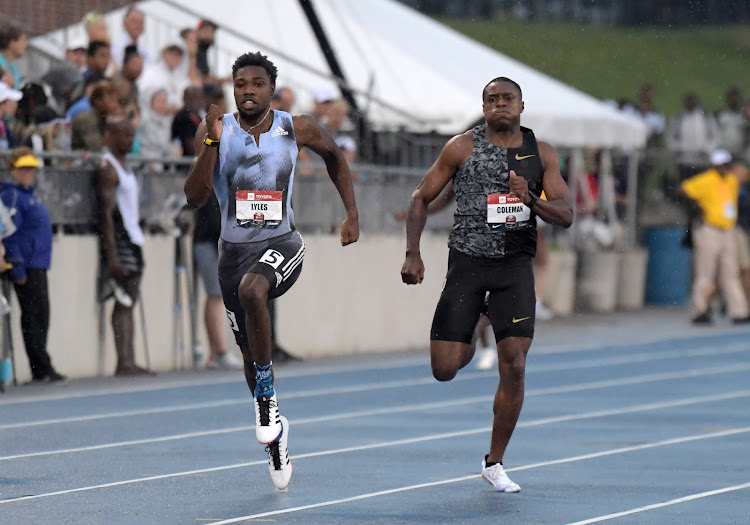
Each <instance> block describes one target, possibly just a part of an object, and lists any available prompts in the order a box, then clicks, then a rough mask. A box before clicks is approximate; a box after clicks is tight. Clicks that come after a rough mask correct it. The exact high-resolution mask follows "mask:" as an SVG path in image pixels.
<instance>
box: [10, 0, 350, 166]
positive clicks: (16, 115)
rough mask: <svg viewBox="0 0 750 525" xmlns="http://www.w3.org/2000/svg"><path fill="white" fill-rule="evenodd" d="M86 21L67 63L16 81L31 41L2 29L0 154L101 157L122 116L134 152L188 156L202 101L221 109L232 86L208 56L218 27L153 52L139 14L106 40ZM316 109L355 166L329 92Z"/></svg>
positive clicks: (101, 24) (339, 109) (343, 109)
mask: <svg viewBox="0 0 750 525" xmlns="http://www.w3.org/2000/svg"><path fill="white" fill-rule="evenodd" d="M83 24H84V28H85V31H86V35H87V37H88V39H87V40H86V41H84V40H76V39H72V40H70V41H69V42H68V44H67V46H66V47H67V49H66V50H65V60H64V61H61V62H59V63H55V64H53V65H52V66H51V67H50V68H49V70H48V71H46V72H42V73H36V72H35V73H34V75H33V76H32V75H29V78H22V77H21V74H20V73H19V68H18V64H17V63H18V60H19V59H21V58H22V57H24V56H25V54H26V48H27V44H28V35H26V34H25V33H24V32H23V31H22V30H19V29H17V28H15V27H12V26H0V151H1V150H3V149H12V148H13V147H16V146H19V145H27V146H29V147H31V148H32V149H33V150H34V152H35V153H39V152H41V151H62V152H65V151H78V150H85V151H88V152H101V151H102V149H103V147H104V145H103V132H104V125H105V123H106V121H107V119H108V118H110V117H114V116H122V117H125V118H127V119H128V120H130V122H131V123H132V124H133V125H134V127H135V129H136V139H135V143H134V145H133V151H132V152H131V155H134V156H142V157H147V158H150V159H158V158H165V157H175V156H191V155H192V154H193V151H192V150H193V147H192V144H190V143H191V142H192V137H189V133H190V132H191V131H192V133H194V132H195V128H196V127H197V123H199V122H200V120H201V119H202V118H203V117H204V116H205V113H206V110H207V107H208V105H209V104H211V103H216V102H217V101H219V102H222V96H223V91H224V87H225V86H226V85H227V84H229V83H231V81H232V78H231V75H229V74H228V73H229V72H225V74H224V75H222V74H219V73H218V72H215V71H211V67H210V61H209V51H210V49H211V47H212V46H213V44H214V38H215V34H216V31H217V30H218V29H219V28H218V26H217V25H216V24H215V23H214V22H212V21H210V20H201V21H200V22H199V23H198V24H197V26H196V27H186V28H184V29H183V30H182V31H180V36H179V38H178V39H176V40H175V41H172V42H169V43H168V44H167V45H165V46H164V47H163V48H161V49H151V48H149V46H147V45H145V44H144V38H143V33H144V29H145V27H146V24H147V20H146V17H145V14H144V12H143V11H142V10H140V9H139V8H138V7H131V8H129V9H128V10H127V11H126V13H125V16H124V18H123V25H122V27H120V28H116V29H115V31H113V33H114V35H113V36H111V33H110V28H109V27H108V26H107V21H106V19H105V18H104V17H103V16H101V15H99V14H96V13H89V14H88V15H86V16H85V17H84V20H83ZM220 93H221V95H220ZM295 100H296V97H295V93H294V92H293V91H292V90H291V89H290V88H289V87H284V86H279V87H278V89H277V93H276V95H275V96H274V104H275V107H276V109H280V110H283V111H289V112H291V111H295V110H298V108H295ZM224 108H225V109H226V105H224ZM313 110H314V111H313V112H314V113H315V115H316V118H318V119H319V120H320V121H321V122H323V123H326V124H328V123H330V124H329V128H330V130H331V132H332V134H334V136H337V139H338V141H339V143H340V145H341V146H342V148H344V149H345V151H346V152H347V156H348V159H349V160H353V158H354V152H355V151H356V144H355V143H354V141H353V140H352V139H351V138H350V137H347V136H345V135H343V134H340V130H341V127H342V124H343V123H344V122H345V121H346V119H347V116H348V113H349V106H348V104H347V103H346V102H345V101H344V100H343V99H341V98H340V95H338V94H337V93H336V92H335V91H333V90H330V89H322V90H318V92H317V94H316V100H315V108H313ZM188 137H189V139H188Z"/></svg>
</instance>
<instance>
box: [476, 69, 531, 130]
mask: <svg viewBox="0 0 750 525" xmlns="http://www.w3.org/2000/svg"><path fill="white" fill-rule="evenodd" d="M482 111H483V112H484V118H485V119H486V120H487V123H488V124H489V125H490V126H492V127H493V128H497V129H508V128H511V127H512V126H513V125H514V124H516V123H518V122H519V121H520V120H521V112H522V111H523V101H522V100H521V94H520V93H519V92H518V89H517V88H516V86H514V85H513V84H511V83H510V82H501V81H499V82H493V83H492V84H490V85H489V86H487V89H485V90H484V94H483V100H482Z"/></svg>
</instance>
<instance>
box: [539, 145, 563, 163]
mask: <svg viewBox="0 0 750 525" xmlns="http://www.w3.org/2000/svg"><path fill="white" fill-rule="evenodd" d="M536 144H537V147H538V148H539V156H540V157H541V159H542V163H543V164H544V167H545V168H546V169H548V168H551V167H554V166H557V168H558V169H559V167H560V158H559V157H558V155H557V151H556V150H555V148H553V147H552V145H551V144H550V143H549V142H545V141H543V140H538V141H537V143H536Z"/></svg>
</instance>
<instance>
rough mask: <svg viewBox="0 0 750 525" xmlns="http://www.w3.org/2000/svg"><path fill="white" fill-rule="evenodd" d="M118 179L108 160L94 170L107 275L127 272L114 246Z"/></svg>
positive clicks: (116, 276) (118, 275)
mask: <svg viewBox="0 0 750 525" xmlns="http://www.w3.org/2000/svg"><path fill="white" fill-rule="evenodd" d="M119 184H120V179H119V177H118V176H117V172H115V170H114V168H113V167H112V165H111V164H110V163H109V162H106V161H105V162H103V163H102V164H101V165H100V166H99V167H98V168H97V169H96V171H95V172H94V186H95V191H96V200H97V203H98V207H99V232H100V234H101V236H102V243H103V244H104V252H105V253H106V254H107V264H108V266H107V268H106V269H105V271H106V275H107V277H112V278H115V279H116V278H118V277H125V276H126V275H127V274H128V272H127V270H125V268H123V267H122V266H121V265H120V261H119V259H118V257H117V248H116V246H115V221H114V212H115V207H116V206H117V199H116V197H115V193H116V192H117V186H118V185H119Z"/></svg>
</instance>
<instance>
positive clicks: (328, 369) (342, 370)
mask: <svg viewBox="0 0 750 525" xmlns="http://www.w3.org/2000/svg"><path fill="white" fill-rule="evenodd" d="M737 333H738V332H737V329H736V328H735V329H733V330H732V331H731V332H730V331H727V332H726V333H723V332H719V333H716V334H715V335H716V336H721V335H729V334H737ZM694 337H695V335H694V334H692V335H690V336H687V337H684V338H677V339H678V340H680V341H681V340H682V339H685V340H690V339H691V338H694ZM674 339H675V338H673V337H666V338H665V337H662V338H654V339H653V340H648V341H645V342H634V343H628V347H634V346H646V345H649V344H653V343H657V342H660V341H664V342H666V341H672V340H674ZM718 344H719V343H717V342H714V343H713V344H711V345H702V346H699V347H696V348H695V350H697V351H701V350H702V349H713V350H714V351H716V347H717V345H718ZM736 345H739V347H738V348H737V350H730V352H729V353H731V352H734V351H742V350H743V349H744V350H750V345H745V343H731V344H729V345H725V347H726V348H734V347H735V346H736ZM620 346H622V347H625V345H606V346H605V345H602V344H596V345H591V346H582V345H577V344H573V345H562V346H556V347H550V346H549V345H544V344H542V345H539V346H538V347H537V346H535V347H534V348H533V349H532V355H549V354H565V353H577V352H585V351H594V350H597V349H601V350H602V351H611V350H613V349H614V348H618V347H620ZM743 346H744V348H742V347H743ZM685 351H689V349H688V348H686V349H685ZM722 353H726V352H724V351H722V350H719V351H716V355H721V354H722ZM697 355H701V354H697ZM705 355H712V354H710V353H709V354H705ZM365 356H366V355H365ZM365 356H363V358H365V359H371V357H369V356H367V357H365ZM383 359H387V362H386V363H365V364H358V365H348V366H347V365H329V364H326V365H318V364H314V365H311V366H306V367H305V368H303V369H294V370H286V369H284V368H283V367H280V368H279V370H276V371H275V373H276V377H277V378H279V379H283V378H286V377H303V376H304V377H307V376H311V375H329V374H346V373H350V372H363V371H369V370H389V369H398V368H408V367H411V366H428V365H429V359H428V358H425V357H397V356H396V355H394V356H386V357H384V358H383ZM394 360H397V361H398V362H396V363H394V362H393V361H394ZM529 368H531V367H529ZM243 382H244V381H243V380H242V379H241V378H238V377H237V376H234V375H233V376H231V377H221V378H195V377H193V378H190V379H180V380H174V381H172V380H170V381H169V382H168V383H167V384H157V385H154V384H150V383H146V384H136V385H127V386H121V387H113V388H96V387H94V388H92V389H91V390H87V391H77V392H68V393H57V394H48V395H28V396H16V397H13V396H4V397H2V398H0V406H3V405H13V404H21V403H35V402H43V401H60V400H66V399H75V398H81V397H93V396H108V395H117V394H137V393H144V392H156V391H160V390H169V389H176V388H185V387H193V386H212V385H217V386H218V385H223V384H229V383H243Z"/></svg>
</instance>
